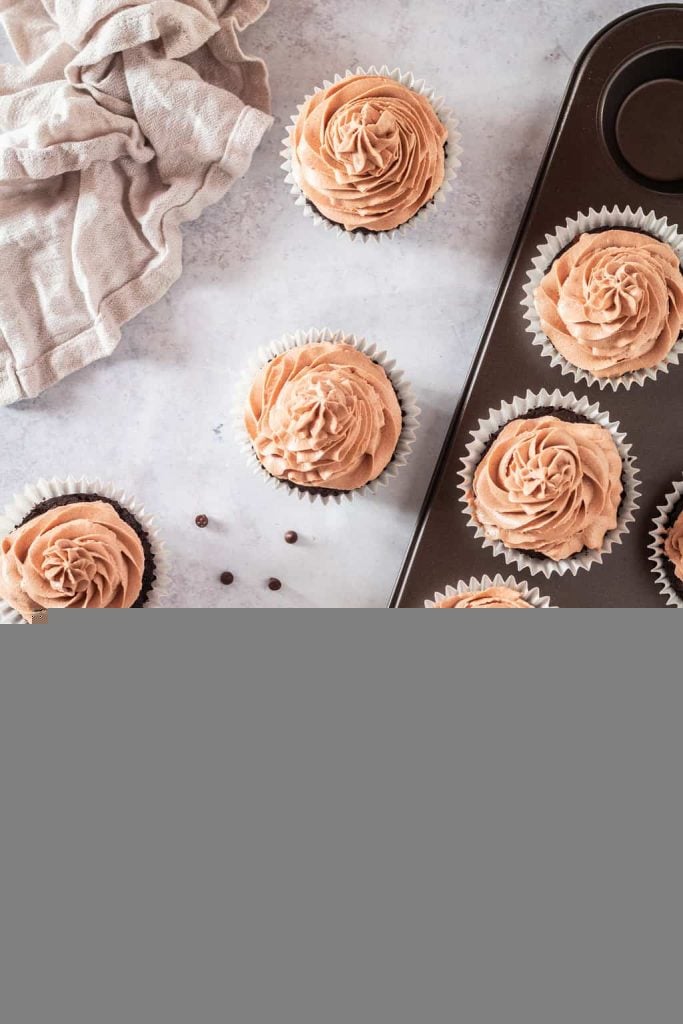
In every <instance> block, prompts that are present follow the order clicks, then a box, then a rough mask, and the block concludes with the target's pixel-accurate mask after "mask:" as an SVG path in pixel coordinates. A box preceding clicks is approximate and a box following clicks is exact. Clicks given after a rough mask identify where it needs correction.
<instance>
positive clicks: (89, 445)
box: [0, 0, 641, 607]
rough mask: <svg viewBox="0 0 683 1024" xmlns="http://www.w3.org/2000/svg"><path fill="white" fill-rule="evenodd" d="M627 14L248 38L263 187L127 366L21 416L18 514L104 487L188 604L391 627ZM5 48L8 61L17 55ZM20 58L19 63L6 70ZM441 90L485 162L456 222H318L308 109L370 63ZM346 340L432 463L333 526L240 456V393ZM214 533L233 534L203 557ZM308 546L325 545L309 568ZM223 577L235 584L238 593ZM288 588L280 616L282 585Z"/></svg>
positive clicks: (216, 214)
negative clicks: (200, 518)
mask: <svg viewBox="0 0 683 1024" xmlns="http://www.w3.org/2000/svg"><path fill="white" fill-rule="evenodd" d="M638 6H641V4H639V3H638V2H633V3H627V2H624V0H600V2H599V3H598V2H594V0H576V2H574V3H567V2H566V0H517V2H507V0H494V2H491V0H488V2H483V3H476V4H473V3H472V2H471V0H425V2H423V3H419V4H418V3H414V2H412V3H408V2H406V0H381V2H380V3H378V4H377V3H376V4H373V5H372V15H371V16H368V4H367V2H366V0H348V2H346V3H343V4H339V3H338V2H337V0H319V2H311V0H286V2H283V0H278V2H276V3H274V4H273V7H272V10H271V11H270V12H269V13H268V14H267V15H266V16H265V17H264V18H263V19H262V21H261V22H260V23H259V24H258V25H256V26H255V27H254V28H253V29H252V30H250V31H249V33H248V35H247V36H246V45H247V48H248V49H250V50H253V51H254V52H256V53H262V54H263V55H264V56H265V57H266V59H267V61H268V64H269V67H270V70H271V76H272V83H273V90H274V99H275V112H276V115H277V119H278V120H277V125H276V127H275V129H274V130H273V132H272V133H271V135H270V137H269V138H268V140H267V142H266V143H265V145H264V146H263V148H262V149H261V151H260V152H259V154H258V155H257V158H256V161H255V165H254V168H253V172H252V173H251V174H250V175H249V177H248V178H247V179H246V180H245V181H244V182H242V183H241V184H240V185H239V186H238V187H237V188H236V189H235V190H234V191H233V192H232V193H231V194H230V195H229V196H228V197H227V199H226V201H225V202H223V203H222V204H220V205H219V206H217V207H215V208H213V209H211V210H209V211H208V212H207V213H206V214H205V216H204V217H203V218H202V220H201V221H200V222H198V223H197V224H195V225H192V226H190V227H189V228H188V229H187V230H186V240H187V244H186V249H185V274H184V276H183V278H182V280H181V281H180V282H179V284H178V285H177V286H176V287H175V288H174V289H173V290H172V292H171V293H170V295H169V296H168V297H167V298H166V299H164V300H163V301H162V302H161V303H160V304H159V305H158V306H156V307H155V308H153V309H151V310H149V311H148V312H146V313H145V314H144V315H142V316H141V317H139V318H138V320H137V321H136V322H135V323H134V324H133V325H132V326H131V327H129V328H128V329H127V330H126V331H125V334H124V340H123V342H122V344H121V346H120V347H119V349H118V351H117V352H116V353H115V355H114V356H113V357H112V358H111V359H110V360H108V361H107V363H100V364H98V365H96V366H93V367H90V368H88V369H86V370H84V371H82V372H81V373H79V374H77V375H76V376H75V377H72V378H71V379H70V380H67V381H66V382H64V383H62V384H61V385H59V386H58V387H57V388H55V389H53V390H52V391H51V392H48V393H47V394H45V395H44V396H43V397H42V398H40V399H38V400H36V401H34V402H31V403H25V404H24V405H23V406H21V407H14V408H12V409H9V410H0V432H1V433H2V437H3V458H2V460H1V462H0V500H3V501H4V500H5V496H7V497H9V496H10V495H11V494H13V493H14V492H15V491H16V490H17V489H18V488H20V487H21V486H23V485H24V484H25V483H30V482H31V481H33V480H35V479H36V478H37V477H39V476H54V475H63V474H67V473H69V472H72V473H74V474H78V473H85V474H88V475H91V476H96V477H97V476H104V477H105V478H109V479H111V480H113V481H114V482H115V483H117V484H119V485H120V486H121V487H122V488H124V489H126V490H130V491H133V492H135V494H136V495H137V496H138V497H139V498H140V499H141V500H143V501H144V503H145V504H146V506H147V508H148V510H149V511H153V512H156V513H158V514H159V518H160V522H161V525H162V527H163V530H164V534H165V536H166V538H167V540H168V541H169V545H170V549H171V557H172V562H173V566H174V571H175V587H174V592H173V603H174V604H175V605H177V606H180V607H188V606H190V607H192V606H214V605H226V606H227V605H230V604H242V605H275V606H283V605H293V606H302V605H314V606H319V605H322V606H344V605H370V606H381V605H383V604H385V603H386V601H387V600H388V597H389V594H390V591H391V588H392V585H393V583H394V580H395V577H396V574H397V572H398V569H399V567H400V564H401V561H402V557H403V554H404V551H405V549H406V547H407V545H408V541H409V538H410V535H411V532H412V529H413V525H414V522H415V519H416V516H417V512H418V510H419V507H420V503H421V499H422V496H423V493H424V490H425V488H426V485H427V482H428V480H429V477H430V475H431V471H432V468H433V465H434V461H435V459H436V456H437V454H438V451H439V449H440V446H441V443H442V440H443V437H444V434H445V431H446V428H447V424H448V421H449V419H450V416H451V413H452V411H453V409H454V407H455V404H456V401H457V398H458V396H459V393H460V390H461V387H462V384H463V382H464V379H465V375H466V372H467V369H468V366H469V363H470V360H471V357H472V355H473V353H474V351H475V349H476V346H477V344H478V342H479V338H480V335H481V330H482V328H483V324H484V321H485V317H486V313H487V311H488V308H489V305H490V303H491V302H492V300H493V298H494V295H495V290H496V286H497V284H498V280H499V277H500V274H501V273H502V269H503V266H504V264H505V260H506V258H507V254H508V250H509V248H510V245H511V242H512V239H513V236H514V233H515V229H516V227H517V224H518V221H519V218H520V215H521V212H522V209H523V206H524V203H525V201H526V198H527V195H528V192H529V189H530V187H531V184H532V181H533V178H534V175H535V172H536V169H537V166H538V163H539V161H540V158H541V154H542V152H543V148H544V146H545V143H546V141H547V139H548V136H549V134H550V129H551V126H552V123H553V119H554V117H555V114H556V111H557V108H558V105H559V102H560V98H561V96H562V93H563V91H564V88H565V85H566V82H567V79H568V77H569V74H570V71H571V67H572V64H573V62H574V61H575V59H576V57H577V56H578V54H579V52H580V51H581V49H582V48H583V46H584V45H585V44H586V43H587V42H588V40H589V38H590V37H591V36H592V35H593V34H594V33H595V32H596V31H597V30H598V29H599V28H600V27H601V26H602V25H603V24H604V23H605V22H607V21H609V20H610V19H612V18H614V17H616V16H617V15H619V14H622V13H624V12H625V11H627V10H631V9H634V8H636V7H638ZM2 45H3V44H0V54H1V53H2V49H1V47H2ZM5 52H6V51H5ZM383 61H387V62H389V63H392V64H396V65H399V66H400V67H402V68H403V69H405V70H414V71H415V72H416V73H418V74H419V75H421V76H424V77H425V78H427V79H428V80H429V82H430V83H432V84H433V85H434V87H435V88H436V89H437V90H438V91H439V92H440V93H443V94H444V95H445V96H446V97H447V99H448V101H449V102H450V104H451V105H452V106H453V107H454V108H455V109H456V110H457V112H458V114H459V115H460V118H461V120H462V130H463V134H464V146H465V159H464V166H463V171H462V175H461V177H460V179H459V183H458V185H457V190H456V192H455V194H454V196H453V197H452V201H451V203H450V205H449V206H448V207H447V209H446V210H445V211H444V212H443V213H442V215H441V216H440V217H439V219H438V221H432V222H430V223H428V224H427V225H426V226H423V227H421V228H420V229H419V230H418V231H416V233H415V234H414V235H413V236H412V237H411V238H410V239H409V240H406V241H405V242H403V243H402V244H401V245H400V247H388V248H386V247H382V248H381V249H377V248H375V247H374V246H373V247H366V248H364V249H361V248H357V247H355V246H354V247H352V246H350V245H348V244H347V243H346V241H345V240H341V241H339V242H337V241H336V240H335V239H333V238H331V237H329V236H326V235H324V234H323V233H322V232H320V231H317V230H316V229H315V228H313V226H312V225H311V223H310V222H304V220H303V218H302V216H301V214H300V212H299V211H298V210H297V209H296V208H295V207H294V206H293V205H292V202H291V200H290V197H289V196H288V194H287V189H286V188H285V186H284V185H283V184H282V179H281V173H280V170H279V164H280V160H279V149H280V140H281V137H282V135H283V133H284V126H285V124H286V122H287V121H288V119H289V115H290V114H291V113H292V112H293V111H294V109H295V106H296V104H297V103H298V102H299V101H300V100H301V98H302V97H303V94H304V93H305V92H306V91H307V90H308V89H310V88H311V87H313V86H315V85H317V84H318V83H320V82H321V81H322V80H323V79H324V78H325V77H327V76H330V75H333V74H334V73H335V72H336V71H344V70H345V68H346V67H347V66H349V65H354V64H355V63H356V62H360V63H365V64H370V63H372V62H377V63H382V62H383ZM313 324H316V325H320V326H324V325H329V326H335V327H336V326H339V327H344V328H345V329H349V330H351V331H355V332H358V333H360V334H366V335H368V336H369V337H371V338H372V339H373V340H374V339H376V340H378V341H381V342H382V344H383V345H384V346H386V347H387V348H388V349H390V351H391V353H392V355H394V356H395V357H396V358H397V360H398V362H399V364H400V365H401V366H402V368H403V369H405V371H406V372H407V374H408V375H409V377H410V378H411V380H412V381H413V383H414V385H415V388H416V391H417V396H418V401H419V404H420V405H421V406H422V408H423V410H424V412H423V425H422V430H421V434H420V439H419V442H418V445H417V448H416V454H415V457H414V458H413V460H412V462H411V464H410V466H409V467H408V468H407V469H406V470H405V471H404V472H403V473H402V474H401V476H400V477H399V478H398V480H397V481H396V482H395V483H394V484H392V485H391V487H390V488H389V489H387V490H384V491H383V493H382V494H381V496H378V497H377V498H376V499H375V500H372V501H365V502H356V503H354V505H353V506H352V507H351V508H348V507H346V508H343V509H336V508H332V509H329V508H328V509H324V508H321V507H319V506H315V507H312V508H311V507H308V506H306V505H303V504H299V503H298V502H296V500H292V499H290V498H288V497H287V496H286V495H283V494H275V493H272V492H271V490H270V489H269V488H268V487H266V486H264V485H263V483H262V482H261V480H260V479H258V478H254V477H252V476H251V475H250V474H249V473H248V472H247V470H246V468H245V467H244V465H243V462H242V461H241V457H240V455H239V453H238V452H237V451H236V450H235V448H234V446H233V444H232V443H231V434H230V409H231V405H232V382H233V379H234V376H235V373H236V371H237V369H238V368H239V367H241V366H242V364H243V363H244V361H245V360H246V359H248V357H249V355H250V353H251V352H252V351H253V350H254V349H255V348H256V347H258V345H260V344H261V343H263V342H266V341H269V340H270V339H271V338H274V337H279V336H280V335H281V334H282V333H283V332H284V331H286V330H292V329H297V328H299V327H308V326H310V325H313ZM197 512H206V513H207V514H209V515H210V516H211V517H212V520H213V525H212V527H211V529H210V530H207V531H205V532H204V533H203V534H201V535H200V536H198V531H196V530H195V528H194V527H193V525H192V522H193V519H194V517H195V515H196V514H197ZM286 529H296V530H298V531H299V533H300V534H301V535H302V537H303V538H305V543H303V544H302V545H301V546H298V547H296V548H287V547H286V546H285V545H284V544H283V543H282V540H281V536H282V533H283V531H284V530H286ZM223 569H230V570H231V571H232V572H234V573H235V576H236V578H237V582H236V584H235V586H233V587H232V588H228V589H224V588H221V587H220V586H219V585H218V584H217V582H216V579H217V576H218V575H219V574H220V572H221V571H222V570H223ZM273 574H275V575H278V576H281V577H282V578H283V580H284V581H285V583H286V586H285V588H284V589H283V590H282V591H281V592H280V593H278V594H272V593H271V592H270V591H268V590H266V589H265V587H264V585H263V580H264V579H266V578H267V577H269V576H271V575H273Z"/></svg>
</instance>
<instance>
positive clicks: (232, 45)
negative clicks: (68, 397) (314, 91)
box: [0, 0, 272, 405]
mask: <svg viewBox="0 0 683 1024" xmlns="http://www.w3.org/2000/svg"><path fill="white" fill-rule="evenodd" d="M268 3H269V0H0V20H2V22H3V23H4V26H5V28H6V30H7V32H8V34H9V37H10V39H11V41H12V45H13V46H14V49H15V51H16V53H17V55H18V57H19V59H20V60H21V62H22V64H23V66H17V67H14V66H10V65H0V274H1V277H0V405H8V404H10V403H12V402H16V401H18V400H19V399H21V398H27V397H33V396H35V395H38V394H40V392H41V391H43V390H44V389H45V388H47V387H49V386H50V385H52V384H55V383H56V382H57V381H58V380H61V379H62V378H63V377H65V376H66V375H67V374H69V373H73V372H74V371H75V370H78V369H80V368H81V367H83V366H86V365H87V364H88V363H91V362H93V360H95V359H100V358H102V357H103V356H107V355H109V354H110V353H111V352H112V351H113V350H114V348H115V347H116V345H117V344H118V342H119V339H120V336H121V325H122V324H124V323H125V322H126V321H128V320H130V319H131V318H132V317H134V316H135V315H136V314H137V313H139V312H140V311H141V310H142V309H144V308H145V307H146V306H148V305H150V304H151V303H153V302H156V301H157V300H158V299H159V298H160V297H161V296H162V295H163V294H164V292H165V291H166V290H167V289H168V288H169V287H170V285H171V284H172V283H173V282H174V281H175V280H176V279H177V278H178V276H179V275H180V272H181V269H182V267H181V249H182V238H181V234H180V225H181V224H182V222H183V221H186V220H190V219H193V218H196V217H198V216H199V214H200V213H201V212H202V210H203V209H204V208H205V207H206V206H207V205H209V204H210V203H213V202H215V201H216V200H218V199H220V198H221V197H222V196H223V194H224V193H225V192H226V190H227V189H228V188H229V187H230V185H231V184H232V183H233V182H234V181H235V180H236V179H237V178H239V177H240V176H241V175H242V174H244V173H245V171H246V170H247V168H248V167H249V164H250V161H251V157H252V154H253V152H254V150H255V149H256V147H257V146H258V144H259V142H260V140H261V137H262V135H263V133H264V131H265V130H266V129H267V128H269V127H270V125H271V123H272V119H271V117H270V116H269V113H268V112H269V110H270V95H269V90H268V78H267V72H266V69H265V67H264V65H263V63H262V62H261V61H258V60H255V59H251V58H248V57H246V56H245V55H244V54H243V53H242V50H241V49H240V45H239V42H238V37H237V33H238V32H239V31H240V30H241V29H244V28H245V27H246V26H247V25H249V24H251V23H252V22H254V21H256V20H257V19H258V18H259V17H260V16H261V15H262V14H263V12H264V11H265V10H266V9H267V7H268Z"/></svg>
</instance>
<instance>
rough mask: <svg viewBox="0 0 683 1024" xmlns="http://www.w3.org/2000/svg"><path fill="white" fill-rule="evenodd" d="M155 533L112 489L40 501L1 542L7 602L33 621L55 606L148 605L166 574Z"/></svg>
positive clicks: (0, 595)
mask: <svg viewBox="0 0 683 1024" xmlns="http://www.w3.org/2000/svg"><path fill="white" fill-rule="evenodd" d="M150 534H151V531H150V530H149V529H148V528H147V524H145V525H143V522H142V521H141V519H140V518H138V516H137V515H135V514H134V513H133V512H132V511H130V510H129V509H128V508H126V507H124V506H123V505H122V504H120V502H119V501H117V500H116V499H114V498H111V497H107V496H105V495H101V494H97V493H85V492H84V493H71V494H64V495H59V496H51V497H48V498H46V499H44V500H42V501H39V502H38V503H37V504H35V505H34V507H33V508H31V509H30V511H29V512H28V513H27V514H26V515H24V516H23V518H22V519H20V520H19V521H18V522H17V523H16V525H15V527H14V528H13V529H11V530H10V531H9V532H7V533H6V534H5V536H3V537H2V540H0V602H1V603H2V604H3V606H4V608H5V609H7V608H9V609H11V610H13V611H14V612H15V613H17V614H18V615H19V616H21V618H23V619H26V620H29V621H30V619H31V616H32V615H33V614H35V613H36V612H37V611H43V610H48V611H49V610H50V609H62V608H69V609H72V608H90V609H105V608H142V607H144V606H145V605H146V604H148V603H150V597H151V594H152V591H153V589H154V586H155V583H156V581H157V576H158V572H159V566H158V564H157V562H158V557H159V550H158V548H157V546H156V541H155V538H154V537H153V536H151V535H150ZM153 543H154V547H153Z"/></svg>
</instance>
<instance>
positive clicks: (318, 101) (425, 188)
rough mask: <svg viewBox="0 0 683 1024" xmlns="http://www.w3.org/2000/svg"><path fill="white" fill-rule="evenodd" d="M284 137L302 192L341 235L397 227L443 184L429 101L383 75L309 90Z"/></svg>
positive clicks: (441, 128)
mask: <svg viewBox="0 0 683 1024" xmlns="http://www.w3.org/2000/svg"><path fill="white" fill-rule="evenodd" d="M290 138H291V148H292V169H293V173H294V176H295V178H296V180H297V182H298V183H299V186H300V188H301V189H302V191H303V192H304V195H305V196H306V197H307V198H308V199H309V200H310V202H311V203H312V204H313V205H314V206H315V207H316V209H317V210H318V211H319V212H320V213H321V214H322V216H323V217H326V218H327V219H328V220H331V221H333V222H334V223H336V224H341V225H343V227H345V228H346V230H347V231H355V230H358V229H365V230H367V231H373V232H375V231H392V230H394V229H395V228H397V227H400V225H402V224H405V223H407V221H409V220H411V219H412V217H414V216H415V214H416V213H418V212H419V210H421V209H422V207H423V206H426V205H427V204H428V203H429V202H431V200H432V199H433V198H434V196H435V195H436V193H437V192H438V191H439V189H440V188H441V186H442V185H443V182H444V177H445V163H446V155H445V148H444V147H445V145H446V142H447V139H448V129H447V128H446V126H445V125H444V124H442V122H441V121H440V120H439V118H438V117H437V115H436V112H435V110H434V108H433V107H432V105H431V103H430V102H429V100H427V99H426V98H425V97H424V96H421V95H420V94H419V93H416V92H413V91H412V90H411V89H409V88H407V86H405V85H401V84H400V83H399V82H395V81H394V80H393V79H391V78H386V77H384V76H382V75H356V76H354V77H351V78H345V79H344V80H343V81H341V82H338V83H337V84H336V85H332V86H330V87H329V88H327V89H325V90H323V91H322V92H318V93H316V94H315V95H314V96H312V97H311V98H310V99H309V100H308V101H307V102H306V103H305V105H304V107H303V109H302V110H301V113H300V115H299V118H298V120H297V122H296V124H295V125H294V127H293V128H292V130H291V136H290Z"/></svg>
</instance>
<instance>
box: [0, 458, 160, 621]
mask: <svg viewBox="0 0 683 1024" xmlns="http://www.w3.org/2000/svg"><path fill="white" fill-rule="evenodd" d="M67 494H101V495H102V497H103V498H111V499H112V501H118V503H119V505H122V506H123V508H125V509H127V510H128V511H129V512H130V513H131V515H133V516H135V518H136V519H137V521H138V522H139V523H140V526H141V527H142V528H143V530H144V531H145V533H146V534H147V537H148V539H149V543H150V545H151V548H152V553H153V555H154V565H155V573H156V580H155V582H154V584H153V585H152V589H151V591H150V593H149V596H148V598H147V601H146V603H145V606H144V607H145V608H160V607H161V606H162V604H163V603H164V601H165V600H166V598H167V596H168V590H169V584H170V580H169V572H168V557H167V554H166V547H165V545H164V543H163V542H162V540H161V538H160V536H159V531H158V529H157V526H156V522H155V520H154V518H153V517H152V516H149V515H148V514H147V513H146V512H145V510H144V508H143V507H142V505H140V503H139V502H137V501H136V500H135V499H134V498H132V497H131V496H130V495H128V494H125V493H124V492H123V491H121V490H119V489H118V488H117V487H114V485H113V484H110V483H103V482H102V481H100V480H86V479H76V478H74V477H71V476H70V477H67V478H66V480H57V479H54V478H53V479H52V480H39V481H38V482H37V483H36V484H31V485H29V486H27V487H25V488H24V490H23V491H22V492H21V493H20V494H16V495H15V496H14V497H13V498H12V500H11V501H10V503H9V504H8V505H6V506H5V510H4V513H3V514H2V515H0V537H6V536H7V535H8V534H10V533H12V532H13V530H15V529H16V527H17V524H18V523H20V522H21V521H22V520H23V519H25V518H26V516H27V515H28V514H29V513H30V512H32V511H33V509H34V508H35V507H36V505H40V504H41V503H42V502H43V501H48V500H49V499H50V498H60V497H63V496H64V495H67ZM25 621H26V620H25V619H24V618H23V617H22V616H21V615H20V614H19V612H18V611H16V610H15V609H14V608H12V606H11V605H9V604H8V603H7V602H6V601H3V600H2V599H1V598H0V624H19V623H25Z"/></svg>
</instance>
